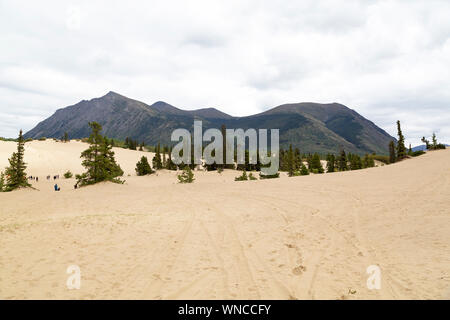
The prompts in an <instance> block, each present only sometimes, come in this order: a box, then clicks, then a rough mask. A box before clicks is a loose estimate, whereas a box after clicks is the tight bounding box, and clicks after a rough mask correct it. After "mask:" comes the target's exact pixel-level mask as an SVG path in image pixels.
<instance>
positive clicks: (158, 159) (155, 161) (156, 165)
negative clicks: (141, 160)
mask: <svg viewBox="0 0 450 320" xmlns="http://www.w3.org/2000/svg"><path fill="white" fill-rule="evenodd" d="M160 152H161V146H160V144H159V143H158V146H157V147H156V153H155V156H154V157H153V160H152V164H153V169H155V170H160V169H162V167H163V166H162V161H161V153H160Z"/></svg>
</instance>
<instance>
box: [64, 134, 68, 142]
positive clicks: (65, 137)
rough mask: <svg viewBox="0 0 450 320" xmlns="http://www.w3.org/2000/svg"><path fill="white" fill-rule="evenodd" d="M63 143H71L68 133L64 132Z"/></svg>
mask: <svg viewBox="0 0 450 320" xmlns="http://www.w3.org/2000/svg"><path fill="white" fill-rule="evenodd" d="M63 141H64V142H69V134H68V133H67V132H64V137H63Z"/></svg>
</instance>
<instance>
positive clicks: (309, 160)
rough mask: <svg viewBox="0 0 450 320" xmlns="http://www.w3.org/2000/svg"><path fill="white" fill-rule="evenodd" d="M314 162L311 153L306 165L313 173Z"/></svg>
mask: <svg viewBox="0 0 450 320" xmlns="http://www.w3.org/2000/svg"><path fill="white" fill-rule="evenodd" d="M312 161H313V157H312V155H311V153H309V154H308V156H307V157H306V163H307V164H308V169H309V170H310V171H311V170H312V169H313V168H312Z"/></svg>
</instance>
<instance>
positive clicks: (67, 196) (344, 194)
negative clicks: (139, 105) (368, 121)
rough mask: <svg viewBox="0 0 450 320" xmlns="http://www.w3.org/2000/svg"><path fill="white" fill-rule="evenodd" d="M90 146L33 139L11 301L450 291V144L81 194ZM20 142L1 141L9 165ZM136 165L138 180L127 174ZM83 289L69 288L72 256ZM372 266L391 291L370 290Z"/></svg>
mask: <svg viewBox="0 0 450 320" xmlns="http://www.w3.org/2000/svg"><path fill="white" fill-rule="evenodd" d="M85 147H86V145H84V144H82V143H76V142H73V141H72V142H70V143H67V144H63V143H55V142H53V141H51V142H50V141H48V142H32V143H28V144H27V147H26V152H27V153H26V161H27V162H29V170H28V174H29V175H39V176H40V178H41V180H40V182H38V183H35V184H34V186H35V187H36V188H37V189H39V191H36V190H20V191H17V192H13V193H7V194H5V193H3V194H0V299H35V298H37V299H57V298H58V299H117V298H124V299H135V298H143V299H405V298H406V299H449V298H450V270H449V269H450V150H444V151H437V152H431V153H428V154H426V155H424V156H421V157H418V158H415V159H411V160H408V161H404V162H401V163H397V164H394V165H390V166H383V167H377V168H372V169H366V170H360V171H354V172H344V173H333V174H324V175H315V176H313V175H311V176H306V177H294V178H288V177H286V176H284V175H283V176H282V177H281V178H280V179H274V180H265V181H248V182H235V181H233V180H234V177H235V176H237V175H238V173H236V172H234V171H225V172H223V173H222V174H218V173H217V172H212V173H204V172H198V173H197V172H196V181H195V183H193V184H190V185H180V184H177V183H176V181H177V179H176V173H174V172H167V171H163V172H160V173H158V175H152V176H148V177H136V176H135V175H134V172H133V171H134V165H135V163H136V161H137V160H138V158H139V157H140V156H141V154H142V153H140V152H137V151H130V150H121V149H117V150H116V151H117V158H118V161H119V163H120V164H121V166H122V168H123V169H124V170H125V171H126V176H125V178H126V180H127V182H126V184H125V185H117V184H111V183H104V184H100V185H96V186H91V187H86V188H82V189H78V190H74V189H73V184H74V183H75V180H73V179H69V180H60V181H59V182H58V183H59V184H60V186H61V188H62V190H61V192H54V191H53V182H52V181H51V182H47V181H46V180H45V179H44V176H46V175H47V174H51V175H54V174H60V175H62V174H63V173H64V171H65V170H67V169H70V170H71V171H72V172H74V173H79V172H81V170H82V168H81V166H80V159H79V154H80V152H81V151H82V150H83V149H85ZM14 148H15V144H13V143H6V142H0V167H4V165H6V161H7V157H9V155H10V153H11V152H12V151H13V150H14ZM128 174H131V176H129V177H128V176H127V175H128ZM72 264H76V265H78V266H79V267H80V268H81V288H80V289H79V290H68V289H67V287H66V281H67V277H68V274H66V269H67V267H68V266H69V265H72ZM369 265H378V266H379V267H380V268H381V289H380V290H369V289H368V288H367V286H366V280H367V278H368V276H369V275H368V274H367V273H366V269H367V267H368V266H369Z"/></svg>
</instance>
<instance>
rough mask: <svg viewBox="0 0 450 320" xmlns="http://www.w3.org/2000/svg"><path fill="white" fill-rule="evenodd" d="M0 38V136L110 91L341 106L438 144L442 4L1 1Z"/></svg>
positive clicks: (233, 106) (186, 101) (443, 69)
mask: <svg viewBox="0 0 450 320" xmlns="http://www.w3.org/2000/svg"><path fill="white" fill-rule="evenodd" d="M263 3H264V4H263ZM0 39H1V49H0V136H7V137H13V136H16V135H17V132H18V130H19V129H20V128H23V129H24V131H27V130H29V129H31V128H33V127H34V126H35V125H36V124H37V123H38V122H39V121H41V120H43V119H45V118H47V117H49V116H50V115H52V114H53V113H54V111H55V110H56V109H58V108H62V107H65V106H68V105H72V104H75V103H77V102H79V101H80V100H83V99H91V98H94V97H99V96H102V95H104V94H106V93H107V92H108V91H110V90H112V91H116V92H118V93H121V94H123V95H125V96H128V97H130V98H134V99H137V100H141V101H143V102H145V103H148V104H151V103H153V102H155V101H158V100H163V101H166V102H168V103H170V104H172V105H174V106H177V107H180V108H183V109H196V108H204V107H216V108H218V109H220V110H222V111H224V112H227V113H229V114H231V115H235V116H244V115H250V114H254V113H258V112H261V111H264V110H267V109H269V108H272V107H274V106H277V105H280V104H284V103H292V102H320V103H328V102H339V103H342V104H345V105H347V106H348V107H350V108H352V109H354V110H356V111H357V112H359V113H360V114H361V115H363V116H364V117H366V118H368V119H369V120H372V121H373V122H375V123H376V124H377V125H379V126H380V127H382V128H383V129H385V130H387V131H388V132H389V133H390V134H392V135H395V134H396V129H395V121H396V120H397V119H399V120H401V122H402V126H403V132H404V134H405V136H406V140H407V141H406V142H407V143H412V144H413V145H416V144H419V143H420V141H419V140H420V137H422V136H423V135H428V136H431V134H432V132H433V131H435V132H436V133H437V135H438V138H439V139H440V140H442V141H443V142H446V143H450V1H448V0H443V1H430V0H424V1H419V0H417V1H415V0H408V1H406V0H405V1H375V0H373V1H372V0H370V1H369V0H361V1H356V0H355V1H351V0H345V1H344V0H341V1H318V0H312V1H303V0H296V1H286V0H284V1H276V0H271V1H261V0H258V1H247V0H240V1H230V0H227V1H213V0H207V1H193V0H190V1H168V0H165V1H132V0H128V1H111V0H108V1H70V2H67V1H61V0H58V1H17V0H11V1H5V0H0Z"/></svg>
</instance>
